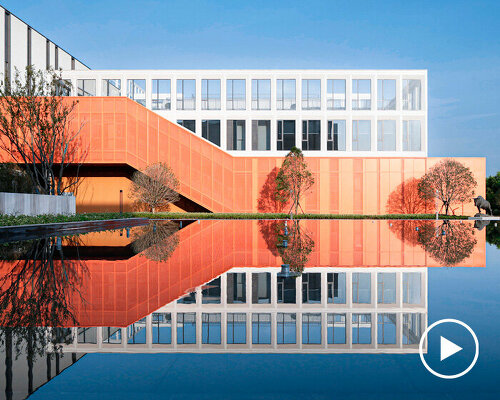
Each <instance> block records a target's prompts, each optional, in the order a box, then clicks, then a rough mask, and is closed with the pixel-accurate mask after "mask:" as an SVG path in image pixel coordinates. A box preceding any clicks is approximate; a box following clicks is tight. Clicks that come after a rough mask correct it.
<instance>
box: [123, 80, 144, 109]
mask: <svg viewBox="0 0 500 400" xmlns="http://www.w3.org/2000/svg"><path fill="white" fill-rule="evenodd" d="M127 97H128V98H129V99H132V100H134V101H136V102H137V103H139V104H140V105H142V106H144V107H146V80H145V79H128V80H127Z"/></svg>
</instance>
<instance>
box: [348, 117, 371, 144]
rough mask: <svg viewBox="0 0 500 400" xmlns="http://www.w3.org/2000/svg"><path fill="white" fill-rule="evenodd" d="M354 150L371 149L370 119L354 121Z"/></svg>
mask: <svg viewBox="0 0 500 400" xmlns="http://www.w3.org/2000/svg"><path fill="white" fill-rule="evenodd" d="M352 150H353V151H370V150H371V123H370V121H352Z"/></svg>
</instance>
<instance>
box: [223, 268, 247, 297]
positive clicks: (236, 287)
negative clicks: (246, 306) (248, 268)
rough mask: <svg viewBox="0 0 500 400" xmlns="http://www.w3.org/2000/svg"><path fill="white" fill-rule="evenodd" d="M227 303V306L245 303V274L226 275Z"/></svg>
mask: <svg viewBox="0 0 500 400" xmlns="http://www.w3.org/2000/svg"><path fill="white" fill-rule="evenodd" d="M227 302H228V304H236V303H239V304H242V303H246V302H247V287H246V274H245V273H228V274H227Z"/></svg>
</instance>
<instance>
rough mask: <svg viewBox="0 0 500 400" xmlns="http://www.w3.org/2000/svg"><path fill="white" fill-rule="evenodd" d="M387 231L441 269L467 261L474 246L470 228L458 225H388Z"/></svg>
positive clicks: (404, 223) (461, 224) (430, 222)
mask: <svg viewBox="0 0 500 400" xmlns="http://www.w3.org/2000/svg"><path fill="white" fill-rule="evenodd" d="M389 227H390V230H391V231H392V232H393V233H394V234H395V235H396V236H397V237H398V238H399V239H400V240H402V241H403V242H404V243H406V244H410V245H412V246H416V245H420V246H421V247H422V248H423V249H424V250H425V251H426V252H427V253H428V254H429V255H430V256H431V257H432V258H433V259H435V260H436V261H437V262H439V263H440V264H441V265H443V266H445V267H452V266H454V265H457V264H459V263H461V262H462V261H464V260H465V259H467V258H469V257H470V255H471V254H472V251H473V250H474V246H475V245H476V243H477V240H476V238H475V237H474V227H473V226H472V225H470V224H468V223H464V222H462V221H460V222H458V221H454V222H452V221H448V220H445V221H439V222H436V221H421V220H407V221H391V222H389Z"/></svg>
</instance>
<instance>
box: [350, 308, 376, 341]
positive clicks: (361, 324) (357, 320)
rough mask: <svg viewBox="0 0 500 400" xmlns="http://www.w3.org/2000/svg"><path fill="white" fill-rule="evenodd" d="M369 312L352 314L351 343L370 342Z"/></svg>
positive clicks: (370, 325)
mask: <svg viewBox="0 0 500 400" xmlns="http://www.w3.org/2000/svg"><path fill="white" fill-rule="evenodd" d="M371 318H372V317H371V315H370V314H352V343H353V344H371V342H372V319H371Z"/></svg>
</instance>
